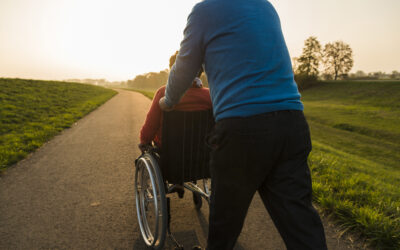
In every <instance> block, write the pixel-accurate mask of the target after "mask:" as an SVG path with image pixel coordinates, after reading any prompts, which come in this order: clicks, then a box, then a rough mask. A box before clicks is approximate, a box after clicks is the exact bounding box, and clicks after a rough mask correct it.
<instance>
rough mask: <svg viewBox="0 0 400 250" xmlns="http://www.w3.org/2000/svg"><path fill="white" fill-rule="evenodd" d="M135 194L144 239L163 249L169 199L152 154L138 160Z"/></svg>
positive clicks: (149, 244) (149, 245)
mask: <svg viewBox="0 0 400 250" xmlns="http://www.w3.org/2000/svg"><path fill="white" fill-rule="evenodd" d="M135 195H136V212H137V216H138V221H139V226H140V231H141V233H142V237H143V240H144V242H145V243H146V245H147V246H148V247H150V248H152V249H161V248H162V247H163V245H164V242H165V236H166V230H167V220H168V215H167V201H166V196H165V190H164V182H163V179H162V177H161V172H160V169H159V167H158V164H157V161H156V160H155V158H154V157H153V156H152V155H151V154H148V153H146V154H144V155H143V156H141V157H140V158H139V159H138V160H137V162H136V176H135Z"/></svg>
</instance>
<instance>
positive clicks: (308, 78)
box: [294, 74, 318, 92]
mask: <svg viewBox="0 0 400 250" xmlns="http://www.w3.org/2000/svg"><path fill="white" fill-rule="evenodd" d="M294 80H295V81H296V83H297V88H298V89H299V91H300V92H302V91H303V90H305V89H308V88H311V87H312V86H315V85H316V84H318V77H317V76H316V75H306V74H296V75H295V76H294Z"/></svg>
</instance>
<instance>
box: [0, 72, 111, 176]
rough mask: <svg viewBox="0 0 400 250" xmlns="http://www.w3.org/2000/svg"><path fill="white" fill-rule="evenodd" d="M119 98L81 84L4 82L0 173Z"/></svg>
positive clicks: (0, 91)
mask: <svg viewBox="0 0 400 250" xmlns="http://www.w3.org/2000/svg"><path fill="white" fill-rule="evenodd" d="M115 94H116V92H115V91H113V90H109V89H105V88H102V87H96V86H92V85H85V84H78V83H66V82H55V81H38V80H24V79H7V78H0V171H2V170H4V169H5V168H6V167H8V166H10V165H12V164H14V163H16V162H18V161H19V160H21V159H23V158H24V157H26V156H27V155H28V154H29V153H30V152H32V151H34V150H35V149H37V148H38V147H40V146H41V145H42V144H43V143H45V142H46V141H48V140H49V139H50V138H52V137H53V136H54V135H56V134H58V133H59V132H60V131H62V130H63V129H65V128H68V127H70V126H71V125H72V124H73V123H74V122H75V121H76V120H78V119H79V118H81V117H83V116H84V115H86V114H88V113H89V112H90V111H92V110H94V109H95V108H97V107H98V106H100V105H101V104H103V103H104V102H106V101H107V100H108V99H110V98H111V97H112V96H113V95H115Z"/></svg>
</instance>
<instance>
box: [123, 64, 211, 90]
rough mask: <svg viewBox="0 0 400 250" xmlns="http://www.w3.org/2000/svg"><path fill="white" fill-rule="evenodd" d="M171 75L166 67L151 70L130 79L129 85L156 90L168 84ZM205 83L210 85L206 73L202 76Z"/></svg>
mask: <svg viewBox="0 0 400 250" xmlns="http://www.w3.org/2000/svg"><path fill="white" fill-rule="evenodd" d="M168 76H169V70H168V69H165V70H162V71H160V72H150V73H146V74H142V75H137V76H136V77H135V78H134V79H132V80H128V81H127V85H128V87H130V88H135V89H144V90H151V91H153V90H155V89H158V88H160V87H161V86H163V85H165V84H167V82H168ZM200 79H201V81H202V82H203V85H204V86H206V87H208V81H207V77H206V75H205V74H202V75H201V77H200Z"/></svg>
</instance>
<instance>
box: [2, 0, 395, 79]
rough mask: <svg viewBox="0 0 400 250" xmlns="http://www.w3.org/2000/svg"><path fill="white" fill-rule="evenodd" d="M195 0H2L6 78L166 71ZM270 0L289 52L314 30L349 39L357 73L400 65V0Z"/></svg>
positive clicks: (297, 50) (325, 38)
mask: <svg viewBox="0 0 400 250" xmlns="http://www.w3.org/2000/svg"><path fill="white" fill-rule="evenodd" d="M197 2H199V1H198V0H142V1H138V0H0V77H19V78H32V79H47V80H63V79H71V78H96V79H99V78H105V79H108V80H110V81H124V80H128V79H132V78H134V77H135V76H136V75H138V74H142V73H146V72H151V71H155V72H158V71H161V70H164V69H166V68H168V64H169V57H170V56H171V55H172V54H173V53H174V52H175V51H176V50H178V49H179V44H180V41H181V40H182V38H183V34H182V33H183V29H184V27H185V24H186V19H187V16H188V14H189V13H190V10H191V8H192V7H193V6H194V5H195V4H196V3H197ZM243 2H244V4H245V2H246V0H243ZM270 2H271V3H272V4H273V5H274V6H275V8H276V10H277V12H278V14H279V16H280V18H281V23H282V29H283V33H284V35H285V40H286V43H287V46H288V48H289V52H290V55H291V57H298V56H300V54H301V51H302V48H303V45H304V40H306V39H307V38H308V37H310V36H316V37H317V38H318V40H319V41H320V42H321V43H322V45H324V44H326V43H328V42H334V41H337V40H342V41H344V42H345V43H348V44H349V45H350V46H351V48H352V49H353V55H354V67H353V70H352V72H355V71H357V70H363V71H365V72H373V71H384V72H388V73H390V72H392V71H393V70H397V71H400V31H399V30H400V28H399V27H400V15H399V14H398V13H400V1H399V0H295V1H294V0H271V1H270Z"/></svg>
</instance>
